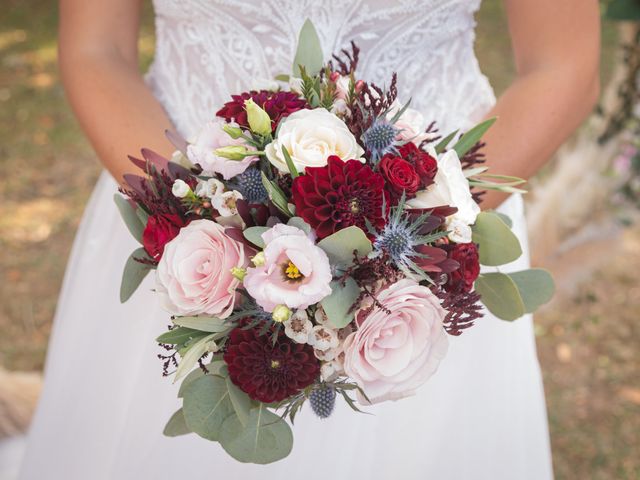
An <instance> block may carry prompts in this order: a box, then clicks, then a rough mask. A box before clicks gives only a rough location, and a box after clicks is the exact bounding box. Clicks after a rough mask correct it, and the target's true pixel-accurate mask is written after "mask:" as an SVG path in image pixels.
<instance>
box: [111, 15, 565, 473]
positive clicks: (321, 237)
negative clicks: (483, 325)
mask: <svg viewBox="0 0 640 480" xmlns="http://www.w3.org/2000/svg"><path fill="white" fill-rule="evenodd" d="M320 52H321V50H320V47H319V41H318V38H317V34H316V32H315V29H314V28H313V25H312V24H311V23H309V22H307V23H306V24H305V26H304V27H303V29H302V31H301V33H300V42H299V45H298V53H297V55H296V58H295V61H294V69H293V74H292V75H291V76H286V77H285V76H280V77H278V79H277V80H278V81H280V82H281V83H286V85H287V89H280V88H278V87H277V86H276V87H275V88H274V89H272V90H267V89H264V90H252V91H249V92H244V93H241V94H239V95H234V96H232V98H231V99H230V100H229V101H228V102H227V103H225V104H224V105H223V106H222V108H221V109H220V110H219V111H218V112H217V113H216V116H215V118H212V120H211V121H210V122H208V123H207V124H206V125H204V127H203V128H202V131H201V132H200V133H199V135H198V136H197V138H195V139H193V141H190V142H186V141H184V140H182V139H181V138H179V137H178V136H177V135H176V134H173V133H169V134H168V135H169V138H170V139H171V140H172V141H173V142H174V144H175V145H176V147H177V149H178V150H177V152H176V153H175V154H174V156H173V158H172V159H171V160H168V159H165V158H162V157H161V156H160V155H158V154H156V153H154V152H152V151H149V150H144V149H143V150H142V157H143V159H136V158H132V159H131V160H132V162H133V163H134V164H135V165H137V166H138V167H139V168H140V169H141V170H142V171H143V172H144V175H141V176H135V175H127V176H126V177H125V181H126V187H125V189H124V190H123V193H125V194H126V196H127V197H128V199H127V198H125V197H123V196H121V195H119V194H117V195H116V197H115V199H116V203H117V205H118V207H119V209H120V211H121V213H122V215H123V217H124V220H125V222H126V223H127V225H128V227H129V229H130V230H131V233H132V234H133V235H134V236H135V237H136V239H138V240H139V241H140V243H141V245H142V246H141V247H140V248H139V249H137V250H136V251H135V252H133V254H132V255H131V257H130V258H129V260H128V261H127V263H126V266H125V271H124V276H123V281H122V288H121V300H122V301H126V300H127V299H128V298H129V297H130V296H131V295H132V293H133V292H134V290H135V289H136V288H137V287H138V285H139V284H140V282H141V281H142V279H143V278H144V276H145V275H146V274H147V272H149V271H150V270H152V269H155V270H156V274H155V292H156V293H157V296H158V299H159V301H160V302H161V303H162V306H163V307H164V308H165V309H166V310H167V311H168V312H170V314H171V315H172V316H171V326H170V327H169V330H168V331H167V332H165V333H163V334H162V335H160V336H159V337H158V338H157V341H158V342H159V343H160V344H161V345H162V346H164V348H165V349H166V354H162V355H160V357H161V358H162V359H163V361H164V369H165V374H169V373H173V374H174V375H175V379H176V381H177V380H182V384H181V386H180V390H179V393H178V395H179V397H181V398H182V402H183V407H182V408H181V409H180V410H179V411H178V412H176V413H175V414H174V415H173V417H172V418H171V419H170V421H169V423H168V424H167V426H166V428H165V434H167V435H170V436H175V435H180V434H185V433H190V432H195V433H196V434H198V435H200V436H201V437H204V438H206V439H208V440H213V441H218V442H219V443H220V444H221V445H222V447H223V448H224V449H225V450H226V451H227V452H228V453H229V454H230V455H231V456H232V457H234V458H236V459H237V460H239V461H242V462H253V463H270V462H274V461H276V460H279V459H281V458H283V457H285V456H287V455H288V454H289V452H290V451H291V448H292V443H293V436H292V432H291V429H290V427H289V423H288V422H287V420H289V421H290V422H291V423H293V421H294V419H295V416H296V414H297V413H298V412H299V410H300V408H301V406H302V405H303V404H304V403H305V402H307V401H308V402H309V403H310V405H311V408H312V410H313V411H314V412H315V413H316V414H317V415H318V416H319V417H321V418H325V417H328V416H329V415H330V414H331V412H332V410H333V409H334V404H335V401H336V397H341V398H343V399H344V400H345V401H346V403H347V404H348V405H349V406H350V407H351V408H353V409H354V410H358V411H359V409H360V408H361V407H363V406H366V405H369V404H373V403H378V402H383V401H387V400H398V399H401V398H403V397H406V396H409V395H412V394H414V393H415V391H416V389H418V388H419V387H420V386H421V385H422V384H424V383H425V382H426V381H427V380H428V379H429V377H431V375H433V374H434V372H435V371H436V369H437V368H438V364H439V363H440V361H441V360H442V359H443V358H444V356H445V354H446V352H447V343H448V338H447V337H448V335H460V334H461V333H462V332H463V331H464V330H465V329H467V328H469V327H471V326H472V325H473V323H474V321H475V320H477V319H479V318H480V317H482V315H483V310H482V305H483V304H484V306H486V307H487V308H488V309H489V310H490V311H491V312H492V313H493V314H495V315H496V316H498V317H500V318H503V319H506V320H514V319H516V318H518V317H520V316H522V315H523V314H525V313H526V312H531V311H533V310H534V309H535V308H536V307H537V306H538V305H540V304H541V303H544V302H545V301H547V300H548V298H549V297H550V296H551V293H552V290H553V284H552V282H551V280H550V278H549V276H548V274H547V273H546V272H544V271H541V270H528V271H523V272H517V273H509V274H506V273H500V272H497V271H494V272H490V273H482V274H481V273H480V265H481V264H483V265H487V266H499V265H503V264H506V263H509V262H511V261H513V260H515V259H517V258H518V257H519V256H520V255H521V253H522V252H521V248H520V244H519V242H518V239H517V237H516V236H515V235H514V234H513V233H512V232H511V230H510V220H509V219H508V218H506V217H505V216H504V215H501V214H499V213H496V212H481V211H480V208H479V206H478V203H477V202H478V201H479V200H480V199H481V196H482V191H483V190H484V189H488V188H494V189H500V190H503V191H507V192H516V191H520V190H519V188H518V186H519V185H520V184H521V183H522V180H519V179H516V178H512V177H503V176H498V175H490V174H488V173H486V168H485V167H483V166H482V162H483V161H484V157H483V156H482V153H481V147H482V144H481V143H479V141H480V138H481V136H482V135H483V133H484V132H485V131H486V130H487V129H488V128H489V127H490V125H491V124H492V123H493V120H489V121H486V122H484V123H481V124H480V125H478V126H477V127H475V128H473V129H471V130H469V131H467V132H466V133H465V134H464V135H458V133H457V132H453V133H451V134H449V135H447V136H446V137H442V136H439V135H438V134H437V131H436V130H435V127H434V125H433V124H432V125H430V126H426V125H425V124H424V121H423V118H422V115H421V114H420V113H418V112H417V111H415V110H412V109H411V108H410V107H409V103H406V104H401V103H400V102H399V100H398V99H397V98H396V97H397V89H396V82H397V81H396V76H395V75H394V76H393V78H391V79H390V84H389V86H388V88H386V89H383V88H380V87H378V86H376V85H374V84H372V83H367V82H366V81H363V80H360V79H357V77H356V76H355V70H356V66H357V63H358V53H359V52H358V49H357V47H356V46H355V45H352V50H351V51H343V52H342V53H341V55H340V56H334V57H333V59H332V60H331V61H330V62H328V63H324V62H323V58H322V54H321V53H320ZM169 370H174V371H173V372H169Z"/></svg>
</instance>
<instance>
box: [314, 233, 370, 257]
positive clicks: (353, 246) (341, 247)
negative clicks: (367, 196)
mask: <svg viewBox="0 0 640 480" xmlns="http://www.w3.org/2000/svg"><path fill="white" fill-rule="evenodd" d="M318 247H320V248H321V249H322V250H324V252H325V253H326V254H327V256H328V257H329V261H330V262H331V264H332V265H336V264H339V265H344V266H350V265H353V252H354V251H357V252H358V256H360V257H364V256H366V255H368V254H369V253H371V250H373V246H372V245H371V241H370V240H369V239H368V238H367V236H366V235H365V233H364V232H363V231H362V229H360V228H359V227H356V226H355V225H352V226H350V227H347V228H343V229H342V230H338V231H337V232H336V233H334V234H333V235H329V236H328V237H326V238H323V239H322V240H320V241H319V242H318Z"/></svg>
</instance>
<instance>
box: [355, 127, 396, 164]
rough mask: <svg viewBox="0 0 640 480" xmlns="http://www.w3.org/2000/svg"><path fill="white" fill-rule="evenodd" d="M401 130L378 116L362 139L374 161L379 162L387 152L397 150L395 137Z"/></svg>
mask: <svg viewBox="0 0 640 480" xmlns="http://www.w3.org/2000/svg"><path fill="white" fill-rule="evenodd" d="M399 131H400V130H399V129H398V128H396V127H395V126H393V124H392V123H390V122H388V121H386V120H384V119H380V118H378V119H376V120H374V122H373V123H372V124H371V126H370V127H369V128H368V129H367V131H366V132H364V134H363V135H362V141H363V142H364V146H365V148H366V149H367V150H368V151H369V153H370V154H371V159H372V160H373V162H374V163H377V162H378V160H380V159H381V158H382V157H383V156H384V155H386V154H387V153H392V152H397V148H396V145H395V139H396V137H397V136H398V133H399Z"/></svg>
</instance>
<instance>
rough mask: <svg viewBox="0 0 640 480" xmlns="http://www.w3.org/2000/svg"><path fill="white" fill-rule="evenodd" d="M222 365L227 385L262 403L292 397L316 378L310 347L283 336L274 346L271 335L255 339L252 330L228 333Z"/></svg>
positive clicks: (317, 366)
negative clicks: (224, 365) (233, 385)
mask: <svg viewBox="0 0 640 480" xmlns="http://www.w3.org/2000/svg"><path fill="white" fill-rule="evenodd" d="M224 361H225V362H226V364H227V366H228V368H229V377H230V378H231V381H232V382H233V383H234V384H236V385H237V386H238V387H239V388H240V389H241V390H242V391H243V392H245V393H246V394H247V395H249V397H251V398H252V399H254V400H258V401H260V402H264V403H271V402H279V401H281V400H284V399H286V398H288V397H290V396H292V395H295V394H296V393H298V392H299V391H300V390H302V389H303V388H305V387H307V386H309V385H311V384H312V383H313V382H314V381H315V380H316V379H317V377H318V375H319V374H320V363H319V362H318V359H317V358H316V357H315V356H314V354H313V348H312V347H311V346H310V345H306V344H299V343H295V342H293V341H292V340H290V339H289V338H288V337H286V336H285V335H284V334H283V333H281V334H279V335H278V339H277V341H276V343H275V345H274V343H273V341H272V337H271V335H269V334H267V335H259V334H258V329H256V328H253V329H248V330H243V329H242V328H236V329H234V330H232V332H231V335H229V341H228V343H227V351H226V352H225V354H224Z"/></svg>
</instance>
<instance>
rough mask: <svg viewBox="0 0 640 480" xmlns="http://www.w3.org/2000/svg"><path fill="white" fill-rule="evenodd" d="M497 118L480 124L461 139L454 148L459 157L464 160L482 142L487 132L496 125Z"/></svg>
mask: <svg viewBox="0 0 640 480" xmlns="http://www.w3.org/2000/svg"><path fill="white" fill-rule="evenodd" d="M496 120H497V118H495V117H494V118H490V119H488V120H485V121H484V122H482V123H479V124H478V125H476V126H475V127H473V128H472V129H471V130H469V131H468V132H467V133H465V134H464V135H462V137H460V140H458V142H457V143H456V144H455V145H454V146H453V149H454V150H455V151H456V153H457V154H458V157H460V158H462V157H463V156H464V154H465V153H467V152H468V151H469V150H471V148H473V146H474V145H475V144H476V143H478V142H479V141H480V139H481V138H482V136H483V135H484V134H485V133H486V131H487V130H489V128H490V127H491V125H493V124H494V123H495V121H496Z"/></svg>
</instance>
